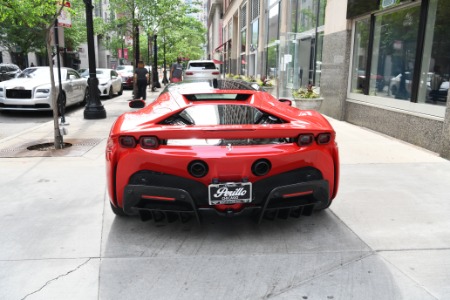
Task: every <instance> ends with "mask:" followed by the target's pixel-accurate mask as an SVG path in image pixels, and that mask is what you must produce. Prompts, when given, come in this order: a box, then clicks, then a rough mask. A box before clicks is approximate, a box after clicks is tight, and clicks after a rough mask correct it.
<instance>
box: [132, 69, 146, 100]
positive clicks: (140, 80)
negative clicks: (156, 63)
mask: <svg viewBox="0 0 450 300" xmlns="http://www.w3.org/2000/svg"><path fill="white" fill-rule="evenodd" d="M134 81H135V82H136V84H137V97H136V99H142V100H146V99H147V90H146V88H147V84H148V70H147V68H145V65H144V62H143V61H139V63H138V67H137V68H136V70H135V71H134Z"/></svg>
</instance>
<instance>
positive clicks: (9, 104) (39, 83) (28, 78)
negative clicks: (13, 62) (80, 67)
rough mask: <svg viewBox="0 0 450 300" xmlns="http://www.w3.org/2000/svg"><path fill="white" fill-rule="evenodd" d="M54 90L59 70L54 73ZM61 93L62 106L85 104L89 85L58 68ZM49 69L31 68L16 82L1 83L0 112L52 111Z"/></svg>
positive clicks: (15, 80) (72, 72)
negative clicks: (63, 102)
mask: <svg viewBox="0 0 450 300" xmlns="http://www.w3.org/2000/svg"><path fill="white" fill-rule="evenodd" d="M53 73H54V78H55V84H56V88H57V90H58V89H59V83H58V69H57V68H54V69H53ZM61 81H62V90H63V95H64V101H65V106H70V105H74V104H78V103H79V104H84V103H85V102H86V99H87V97H88V94H89V93H88V85H87V81H86V78H83V77H81V76H80V74H78V72H77V71H75V70H74V69H71V68H61ZM52 107H53V106H52V97H51V84H50V68H49V67H32V68H27V69H25V70H23V71H22V73H20V75H19V76H18V77H17V78H14V79H11V80H7V81H3V82H0V110H52V109H53V108H52Z"/></svg>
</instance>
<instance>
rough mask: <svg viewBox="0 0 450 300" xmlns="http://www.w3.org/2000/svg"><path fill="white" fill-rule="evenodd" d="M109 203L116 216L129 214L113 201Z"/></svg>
mask: <svg viewBox="0 0 450 300" xmlns="http://www.w3.org/2000/svg"><path fill="white" fill-rule="evenodd" d="M109 204H110V205H111V210H112V211H113V213H114V214H115V215H116V216H119V217H126V216H127V214H125V212H124V211H123V209H122V208H120V207H115V206H114V205H113V204H112V203H111V202H109Z"/></svg>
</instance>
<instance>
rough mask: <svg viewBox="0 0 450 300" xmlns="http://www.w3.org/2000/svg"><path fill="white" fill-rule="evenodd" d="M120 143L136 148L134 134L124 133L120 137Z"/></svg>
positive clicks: (126, 146) (122, 145) (124, 146)
mask: <svg viewBox="0 0 450 300" xmlns="http://www.w3.org/2000/svg"><path fill="white" fill-rule="evenodd" d="M119 144H120V146H121V147H123V148H134V147H136V140H135V139H134V136H130V135H123V136H120V137H119Z"/></svg>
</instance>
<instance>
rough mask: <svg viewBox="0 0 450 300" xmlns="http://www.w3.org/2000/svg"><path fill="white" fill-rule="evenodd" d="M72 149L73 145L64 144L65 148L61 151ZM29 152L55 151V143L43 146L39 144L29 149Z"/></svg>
mask: <svg viewBox="0 0 450 300" xmlns="http://www.w3.org/2000/svg"><path fill="white" fill-rule="evenodd" d="M69 147H72V144H71V143H63V147H62V148H61V149H65V148H69ZM27 149H28V150H31V151H49V150H55V143H43V144H37V145H32V146H29V147H27Z"/></svg>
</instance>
